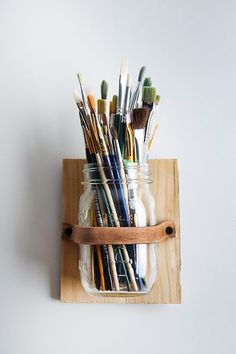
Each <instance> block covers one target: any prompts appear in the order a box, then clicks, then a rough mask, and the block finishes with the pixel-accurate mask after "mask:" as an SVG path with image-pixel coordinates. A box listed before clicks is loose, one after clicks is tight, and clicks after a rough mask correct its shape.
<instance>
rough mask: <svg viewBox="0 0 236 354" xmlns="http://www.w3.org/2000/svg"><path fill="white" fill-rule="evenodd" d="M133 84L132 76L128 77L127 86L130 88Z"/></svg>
mask: <svg viewBox="0 0 236 354" xmlns="http://www.w3.org/2000/svg"><path fill="white" fill-rule="evenodd" d="M131 82H132V76H131V75H130V74H128V75H127V81H126V86H128V87H130V86H131Z"/></svg>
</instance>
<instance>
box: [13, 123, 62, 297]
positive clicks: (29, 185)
mask: <svg viewBox="0 0 236 354" xmlns="http://www.w3.org/2000/svg"><path fill="white" fill-rule="evenodd" d="M35 128H36V127H35ZM30 133H31V134H33V133H34V134H33V135H32V136H33V140H32V139H31V140H30V139H29V140H30V143H29V142H28V143H29V145H28V143H27V141H26V142H25V144H26V146H25V150H24V151H26V154H25V156H24V161H22V166H23V168H24V176H25V177H24V182H25V185H24V186H23V188H24V194H25V205H23V206H22V207H24V208H25V209H26V210H25V211H24V213H23V214H22V215H23V216H24V219H23V220H21V221H20V225H19V228H18V234H19V237H18V238H17V252H18V253H19V252H20V258H21V260H22V261H23V262H26V267H27V270H29V272H30V277H31V278H30V279H32V277H37V278H38V281H40V282H41V283H42V282H43V283H44V282H45V284H46V286H45V287H46V289H49V296H51V297H52V298H54V299H59V294H60V293H59V278H60V232H61V230H60V219H61V158H60V154H59V152H58V151H57V150H56V143H54V144H53V142H52V139H51V135H50V134H49V132H47V130H46V128H45V130H44V131H42V130H41V131H40V130H39V129H38V127H37V131H34V132H30ZM43 286H44V285H43Z"/></svg>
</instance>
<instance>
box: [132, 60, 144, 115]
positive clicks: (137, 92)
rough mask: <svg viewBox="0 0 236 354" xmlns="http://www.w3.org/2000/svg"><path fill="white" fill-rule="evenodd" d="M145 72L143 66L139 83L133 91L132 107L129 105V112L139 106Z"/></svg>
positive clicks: (139, 75)
mask: <svg viewBox="0 0 236 354" xmlns="http://www.w3.org/2000/svg"><path fill="white" fill-rule="evenodd" d="M145 71H146V67H145V66H142V67H141V69H140V70H139V74H138V82H137V85H136V87H135V89H134V91H133V94H132V98H131V101H130V105H129V111H132V110H133V109H134V108H135V107H136V105H137V102H138V99H139V95H140V91H141V87H142V81H143V77H144V73H145Z"/></svg>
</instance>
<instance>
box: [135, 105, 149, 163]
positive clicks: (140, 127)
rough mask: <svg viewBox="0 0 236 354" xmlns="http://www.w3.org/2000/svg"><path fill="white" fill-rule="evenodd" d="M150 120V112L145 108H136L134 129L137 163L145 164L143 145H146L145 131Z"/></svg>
mask: <svg viewBox="0 0 236 354" xmlns="http://www.w3.org/2000/svg"><path fill="white" fill-rule="evenodd" d="M147 120H148V110H147V109H146V108H145V107H142V108H135V109H134V110H133V122H132V127H133V130H134V140H135V154H134V155H135V157H134V161H135V162H143V161H142V160H143V143H144V130H145V127H146V123H147Z"/></svg>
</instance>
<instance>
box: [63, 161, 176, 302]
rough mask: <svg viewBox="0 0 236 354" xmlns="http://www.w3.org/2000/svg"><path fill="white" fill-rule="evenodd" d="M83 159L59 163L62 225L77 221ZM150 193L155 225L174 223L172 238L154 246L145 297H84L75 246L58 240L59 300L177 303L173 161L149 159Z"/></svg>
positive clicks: (76, 247) (85, 294) (174, 165)
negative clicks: (153, 270) (154, 273)
mask: <svg viewBox="0 0 236 354" xmlns="http://www.w3.org/2000/svg"><path fill="white" fill-rule="evenodd" d="M84 163H85V160H83V159H64V160H63V186H62V222H64V223H70V224H76V223H77V222H78V209H79V198H80V195H81V194H82V192H83V186H82V185H81V181H82V179H83V172H82V170H83V164H84ZM150 171H151V178H152V180H153V184H152V192H153V195H154V197H155V199H156V204H157V219H158V222H162V221H165V220H174V221H175V223H176V237H175V238H173V239H168V240H165V241H163V242H161V243H159V244H158V277H157V280H156V283H155V285H154V287H153V289H152V291H151V293H150V294H149V295H144V296H137V297H127V298H124V297H123V298H119V297H116V298H111V297H98V296H91V295H88V294H87V293H86V292H85V291H84V289H83V287H82V285H81V283H80V275H79V270H78V259H79V246H78V245H76V244H75V243H73V242H71V241H69V240H65V239H62V240H61V301H62V302H67V303H127V304H180V303H181V286H180V264H181V263H180V235H179V181H178V163H177V160H175V159H168V160H166V159H163V160H151V161H150Z"/></svg>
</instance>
